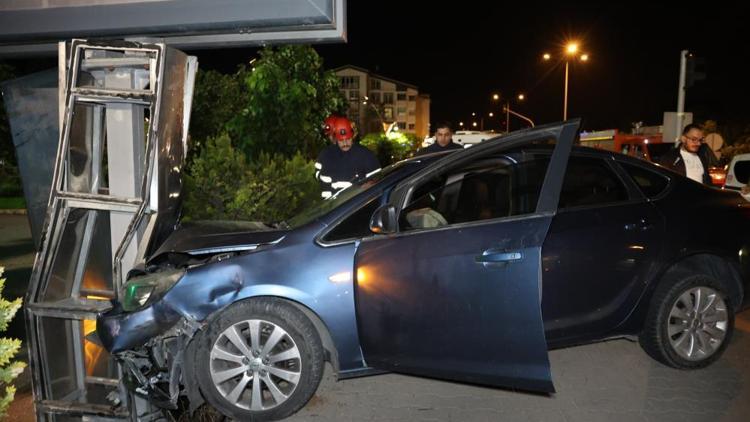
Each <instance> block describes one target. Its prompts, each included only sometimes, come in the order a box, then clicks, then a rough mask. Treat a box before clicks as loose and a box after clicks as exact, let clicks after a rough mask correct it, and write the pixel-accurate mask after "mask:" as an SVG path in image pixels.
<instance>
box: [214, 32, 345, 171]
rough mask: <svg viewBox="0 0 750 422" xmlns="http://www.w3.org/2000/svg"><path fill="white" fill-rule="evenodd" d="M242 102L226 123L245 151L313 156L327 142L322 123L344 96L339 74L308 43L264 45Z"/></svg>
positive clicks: (341, 105) (341, 104) (336, 110)
mask: <svg viewBox="0 0 750 422" xmlns="http://www.w3.org/2000/svg"><path fill="white" fill-rule="evenodd" d="M244 82H245V84H246V90H247V92H246V98H245V102H244V104H243V108H242V110H241V111H240V113H239V114H238V115H236V116H235V117H234V118H233V119H232V120H231V121H230V122H229V124H228V127H227V128H228V130H229V134H230V135H231V137H232V139H233V140H234V141H235V142H236V146H237V147H238V148H239V149H240V150H242V151H243V152H244V153H245V154H246V155H247V156H248V157H257V156H259V154H260V153H261V152H266V153H271V154H275V153H278V154H281V155H283V156H285V157H292V156H293V155H294V154H296V153H298V152H300V153H302V155H303V156H305V157H308V158H314V157H315V156H316V155H317V153H318V151H319V150H320V149H321V148H322V147H323V146H325V142H326V140H325V138H324V137H323V135H322V133H321V131H320V127H321V124H322V122H323V120H324V119H325V117H326V116H328V115H329V114H331V113H342V112H344V111H345V110H346V107H347V102H346V99H345V98H344V96H343V94H341V92H340V91H339V82H338V78H337V77H336V75H335V74H334V73H333V72H332V71H326V70H324V69H323V60H322V59H321V58H320V56H318V54H317V53H316V52H315V50H314V49H313V48H312V47H310V46H304V45H284V46H279V47H267V48H265V49H263V50H262V51H261V52H260V58H259V59H258V60H257V61H256V62H255V67H254V69H253V70H252V71H251V72H249V74H248V75H247V76H246V78H245V81H244Z"/></svg>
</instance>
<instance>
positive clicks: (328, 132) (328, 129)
mask: <svg viewBox="0 0 750 422" xmlns="http://www.w3.org/2000/svg"><path fill="white" fill-rule="evenodd" d="M336 119H339V116H336V115H334V114H331V115H330V116H328V117H326V119H325V120H324V121H323V134H324V135H325V136H326V138H327V139H328V140H329V141H330V142H331V144H334V145H335V144H336V137H335V136H333V125H334V124H335V123H336Z"/></svg>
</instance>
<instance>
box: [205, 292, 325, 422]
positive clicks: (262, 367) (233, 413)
mask: <svg viewBox="0 0 750 422" xmlns="http://www.w3.org/2000/svg"><path fill="white" fill-rule="evenodd" d="M198 340H199V341H200V343H199V344H198V348H197V350H196V355H195V360H194V362H195V364H196V366H197V368H196V373H197V375H198V383H199V384H200V389H201V392H202V393H203V396H204V398H205V399H206V401H207V402H208V403H209V404H210V405H211V406H213V407H214V408H216V409H217V410H218V411H219V412H221V413H222V414H224V415H226V416H228V417H231V418H234V419H237V420H243V421H266V420H277V419H282V418H285V417H287V416H289V415H291V414H293V413H294V412H296V411H297V410H299V409H300V408H301V407H302V406H304V405H305V403H307V401H308V400H309V399H310V397H312V395H313V394H314V393H315V390H316V389H317V388H318V384H320V380H321V378H322V375H323V363H324V358H323V356H324V355H323V347H322V345H321V342H320V339H319V337H318V334H317V332H316V331H315V328H314V326H313V325H312V323H311V322H310V321H309V320H308V319H307V318H306V317H305V315H304V314H303V313H302V312H300V311H299V310H298V309H296V308H295V307H294V306H291V305H289V304H287V303H285V302H283V301H279V300H275V299H266V298H263V299H254V300H248V301H243V302H238V303H235V304H233V305H231V306H230V307H229V308H227V309H226V310H224V311H222V313H221V314H220V315H218V316H217V318H215V319H213V320H212V321H211V322H210V323H209V324H208V327H207V329H206V330H205V331H204V332H203V333H202V334H201V337H200V338H199V339H198Z"/></svg>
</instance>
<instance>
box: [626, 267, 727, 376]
mask: <svg viewBox="0 0 750 422" xmlns="http://www.w3.org/2000/svg"><path fill="white" fill-rule="evenodd" d="M733 330H734V311H733V308H732V302H731V300H730V298H729V296H728V295H727V294H726V288H725V287H724V286H723V285H722V284H721V283H720V282H718V281H717V280H715V279H713V278H711V277H708V276H704V275H696V276H690V277H687V278H684V279H682V280H680V281H678V282H677V283H674V284H665V285H662V286H659V287H658V288H657V290H656V292H655V293H654V296H653V298H652V300H651V306H650V308H649V311H648V315H647V317H646V321H645V324H644V327H643V331H642V332H641V335H640V338H639V342H640V345H641V347H642V348H643V350H645V351H646V353H647V354H648V355H649V356H651V357H652V358H654V359H656V360H657V361H659V362H661V363H663V364H665V365H667V366H671V367H673V368H679V369H697V368H703V367H706V366H708V365H710V364H711V363H713V362H714V361H716V360H717V359H718V358H719V357H720V356H721V354H722V353H723V352H724V349H726V347H727V345H728V344H729V341H730V340H731V338H732V332H733Z"/></svg>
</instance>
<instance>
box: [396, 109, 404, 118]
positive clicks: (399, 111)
mask: <svg viewBox="0 0 750 422" xmlns="http://www.w3.org/2000/svg"><path fill="white" fill-rule="evenodd" d="M396 114H398V115H399V116H403V115H404V114H406V107H398V108H396Z"/></svg>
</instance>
